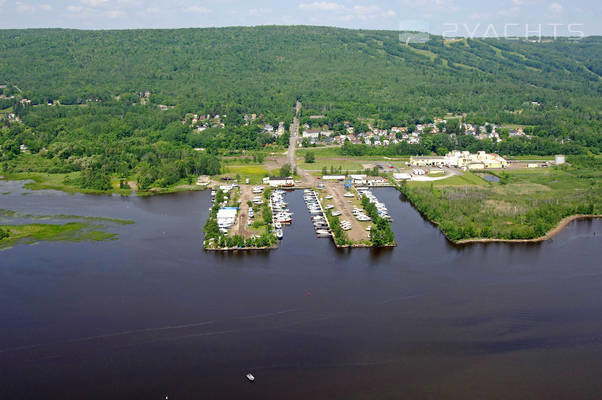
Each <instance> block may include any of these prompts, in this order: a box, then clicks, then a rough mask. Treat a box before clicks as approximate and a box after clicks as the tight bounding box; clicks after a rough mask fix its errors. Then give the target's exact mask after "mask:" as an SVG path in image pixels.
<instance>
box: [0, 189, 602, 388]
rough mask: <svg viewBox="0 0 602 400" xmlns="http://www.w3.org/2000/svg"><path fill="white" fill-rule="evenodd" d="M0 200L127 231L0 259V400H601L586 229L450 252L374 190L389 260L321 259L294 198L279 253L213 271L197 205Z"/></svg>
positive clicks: (321, 247)
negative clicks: (99, 219) (383, 214)
mask: <svg viewBox="0 0 602 400" xmlns="http://www.w3.org/2000/svg"><path fill="white" fill-rule="evenodd" d="M6 192H10V194H2V195H0V208H4V209H11V210H16V211H20V212H24V213H34V214H40V215H48V214H79V215H90V216H103V217H113V218H125V219H133V220H135V221H136V224H135V225H128V226H113V225H111V224H108V225H107V230H109V231H111V232H116V233H119V235H120V239H119V240H118V241H109V242H101V243H58V242H57V243H51V242H45V243H39V244H37V245H33V246H16V247H14V248H12V249H9V250H6V251H1V252H0V398H2V399H16V398H45V399H52V398H60V399H67V398H77V399H79V398H82V399H83V398H86V399H118V398H119V399H121V398H127V399H163V398H165V396H166V395H168V396H169V399H205V398H207V399H222V398H223V399H322V398H329V399H335V398H336V399H376V398H378V399H400V398H433V399H445V398H480V399H485V398H486V399H497V398H500V399H508V398H513V399H516V398H524V399H532V398H567V399H569V398H570V399H575V398H591V399H594V398H598V399H599V398H601V397H602V262H601V259H602V239H601V236H600V235H601V233H602V221H600V220H595V221H578V222H574V223H571V224H570V225H569V226H568V227H567V228H566V229H565V230H563V231H562V232H561V233H560V234H559V235H557V236H555V237H554V238H553V240H550V241H547V242H544V243H539V244H531V245H524V244H522V245H508V244H487V245H485V244H475V245H468V246H461V247H459V246H452V245H450V244H449V243H448V242H447V241H446V240H445V238H444V237H443V236H442V235H441V233H440V232H439V231H438V230H437V229H436V228H435V227H433V226H432V225H431V224H430V223H428V222H425V221H424V220H423V219H422V218H421V217H420V215H419V214H418V213H417V212H416V211H415V210H414V209H413V208H412V207H411V205H409V203H407V202H405V201H403V200H402V199H401V198H400V195H399V193H397V192H396V191H395V190H393V189H378V190H376V191H375V193H376V195H377V196H378V197H379V198H380V199H381V200H382V201H384V202H385V203H386V204H387V206H388V208H389V212H390V214H391V215H392V217H393V219H394V223H393V228H394V230H395V233H396V238H397V242H398V244H399V245H398V247H396V248H394V249H386V250H377V249H351V250H337V249H336V248H334V246H333V244H332V242H331V241H330V240H329V239H318V238H316V237H315V236H314V234H313V228H312V226H311V223H310V220H309V216H308V213H307V210H306V208H305V205H304V203H303V199H302V193H301V192H298V191H297V192H294V193H289V194H287V195H286V198H287V201H288V202H289V207H290V208H291V210H292V211H293V212H294V213H295V214H294V222H293V225H292V226H290V227H288V228H286V229H285V237H284V240H283V241H282V242H281V243H280V248H279V249H277V250H274V251H271V252H257V253H245V252H238V253H216V252H204V251H202V249H201V227H202V225H203V223H204V221H205V219H206V217H207V213H208V208H209V206H210V196H209V193H208V192H195V193H180V194H176V195H167V196H160V197H152V198H136V197H131V198H127V197H115V196H113V197H105V196H85V195H67V194H63V193H59V192H54V191H34V192H30V191H27V190H23V189H21V184H20V183H14V182H0V193H6ZM247 372H252V373H253V374H254V375H255V377H256V382H255V383H254V384H251V383H249V382H247V381H246V379H245V378H244V375H245V374H246V373H247Z"/></svg>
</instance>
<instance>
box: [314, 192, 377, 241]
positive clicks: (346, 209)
mask: <svg viewBox="0 0 602 400" xmlns="http://www.w3.org/2000/svg"><path fill="white" fill-rule="evenodd" d="M325 186H326V192H327V194H329V195H331V196H332V197H333V198H332V200H326V201H325V202H324V203H323V205H324V206H325V205H326V204H332V205H334V209H333V210H338V211H341V212H342V213H343V214H342V215H341V216H340V217H339V218H340V220H341V221H349V222H351V230H349V231H347V232H346V233H347V237H348V238H349V239H351V240H352V241H354V242H360V241H362V240H369V239H370V232H368V231H367V230H366V227H368V226H370V225H371V223H368V222H363V223H362V222H360V221H358V220H357V219H356V218H355V216H354V215H353V207H354V205H355V204H354V203H356V202H357V200H356V199H354V198H350V197H345V196H344V194H345V193H346V192H347V190H346V189H345V186H344V185H343V183H342V182H327V183H326V182H325ZM356 196H357V194H356ZM358 208H361V207H359V206H358ZM330 211H332V210H329V211H328V212H330Z"/></svg>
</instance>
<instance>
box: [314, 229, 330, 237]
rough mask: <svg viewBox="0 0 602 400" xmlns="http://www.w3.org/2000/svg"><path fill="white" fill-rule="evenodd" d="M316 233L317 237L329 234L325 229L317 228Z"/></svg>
mask: <svg viewBox="0 0 602 400" xmlns="http://www.w3.org/2000/svg"><path fill="white" fill-rule="evenodd" d="M316 235H318V237H328V236H330V232H328V231H327V230H325V229H319V230H317V231H316Z"/></svg>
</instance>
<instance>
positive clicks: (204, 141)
mask: <svg viewBox="0 0 602 400" xmlns="http://www.w3.org/2000/svg"><path fill="white" fill-rule="evenodd" d="M398 35H399V32H395V31H365V30H348V29H340V28H328V27H308V26H287V27H283V26H263V27H233V28H209V29H179V30H127V31H78V30H62V29H35V30H0V85H6V87H4V88H1V89H0V91H2V93H0V94H2V95H3V96H4V98H1V99H0V118H4V121H5V122H3V123H2V124H1V125H0V126H2V130H1V131H0V146H1V153H0V161H1V164H0V168H2V169H4V170H8V171H9V172H10V171H22V170H27V171H45V172H71V171H81V172H82V173H81V177H79V178H78V179H80V181H79V182H77V183H78V184H79V185H81V186H82V187H90V188H94V189H100V190H104V189H106V188H107V187H108V185H109V181H108V178H109V177H111V176H112V177H116V176H119V177H123V178H124V179H126V178H129V179H133V178H134V177H135V178H136V180H137V181H138V184H139V187H140V188H148V187H150V186H169V185H172V184H174V183H175V182H178V181H180V180H185V179H191V177H192V176H193V175H198V174H214V173H217V172H219V169H220V165H219V159H218V157H217V155H218V154H219V152H220V151H222V150H224V149H228V150H229V151H239V150H243V149H255V150H257V149H260V148H262V147H263V146H265V144H266V143H270V142H273V141H274V139H273V138H271V137H269V135H266V134H264V133H262V132H261V129H260V127H259V126H258V125H256V124H251V125H250V126H242V125H243V122H244V121H243V116H244V115H245V114H250V113H257V114H262V117H263V118H262V121H263V122H269V123H271V124H274V125H277V122H278V121H285V122H287V123H288V122H289V121H290V120H291V119H292V117H293V114H294V111H293V106H294V103H295V100H297V99H301V100H302V101H303V107H304V108H303V115H302V118H304V119H303V120H306V118H308V116H309V115H312V114H321V115H325V120H324V122H325V123H328V124H329V125H330V126H331V127H335V126H336V125H337V124H339V125H340V124H341V123H342V122H343V121H358V120H359V119H360V118H361V119H362V120H363V119H364V118H366V119H368V118H369V119H373V120H375V121H376V125H377V126H381V127H390V126H393V125H402V124H412V123H418V122H424V121H429V120H432V119H433V118H434V117H438V116H439V117H441V116H446V115H463V116H464V119H465V121H468V122H470V121H474V122H478V121H488V122H492V123H499V124H503V123H505V124H524V125H529V126H536V127H537V132H536V140H535V141H533V142H531V143H528V144H527V145H525V143H523V142H524V141H523V142H521V141H519V140H515V141H507V142H506V141H504V142H503V143H500V144H495V145H494V144H492V143H489V142H487V141H483V142H479V143H477V142H473V141H471V140H472V139H468V138H467V139H464V138H458V139H454V140H456V141H457V142H456V143H449V142H448V141H449V140H451V139H449V138H446V137H443V136H441V137H440V138H433V139H431V140H430V142H427V143H421V144H420V145H419V146H418V147H412V146H410V147H408V146H409V145H405V144H404V145H403V146H405V147H404V148H401V147H397V148H390V149H385V150H370V149H361V148H359V149H349V152H348V153H347V154H354V153H355V152H364V153H369V152H371V151H380V152H390V153H394V154H410V153H411V154H421V153H425V152H431V151H437V149H442V148H451V147H454V146H455V147H465V148H471V149H473V148H474V149H484V150H491V151H498V152H501V153H504V152H508V153H515V154H526V153H531V154H538V153H542V152H545V153H553V152H560V151H561V150H562V152H565V153H568V154H572V153H574V154H577V153H583V152H588V151H592V152H595V153H599V152H600V151H602V140H601V136H602V135H600V111H601V105H602V101H601V100H600V99H601V98H602V96H601V91H602V87H601V82H600V77H601V75H602V39H601V38H599V37H591V38H585V39H583V40H581V41H576V42H570V41H568V40H566V39H559V40H556V41H549V42H544V43H530V42H527V41H506V40H495V39H487V40H482V39H462V40H455V41H446V40H443V38H441V37H437V36H433V37H432V39H431V40H430V41H429V42H427V43H425V44H412V45H406V44H400V43H399V40H398ZM146 91H148V92H149V93H150V96H149V97H148V98H145V97H144V95H143V93H145V92H146ZM21 99H28V100H30V101H31V103H29V102H24V103H22V102H21ZM57 101H58V102H57ZM49 102H51V103H52V104H53V106H48V103H49ZM533 102H535V103H533ZM534 104H536V105H534ZM159 105H163V106H166V107H163V109H162V110H161V109H159ZM9 113H15V114H16V115H17V117H18V119H19V120H20V121H21V122H15V121H14V120H13V121H12V122H11V121H9V119H8V118H7V115H8V114H9ZM190 114H198V115H206V114H211V115H216V114H217V115H221V116H222V121H223V123H224V125H225V128H220V127H216V128H209V129H207V130H205V131H203V132H197V131H196V130H193V129H192V128H190V126H189V124H188V123H182V121H184V120H185V119H186V118H187V115H188V116H189V115H190ZM463 140H464V141H466V143H464V142H461V141H463ZM282 144H285V141H282ZM21 145H25V146H26V147H27V149H28V151H29V152H30V153H32V154H34V155H36V157H35V158H34V159H33V160H32V158H31V157H29V158H27V162H24V161H23V155H21V151H20V146H21ZM500 146H506V147H501V148H500ZM517 146H518V147H520V148H518V147H517ZM195 147H197V148H198V147H203V148H206V149H207V151H206V152H204V151H203V152H199V151H194V150H193V149H194V148H195ZM542 148H543V150H542Z"/></svg>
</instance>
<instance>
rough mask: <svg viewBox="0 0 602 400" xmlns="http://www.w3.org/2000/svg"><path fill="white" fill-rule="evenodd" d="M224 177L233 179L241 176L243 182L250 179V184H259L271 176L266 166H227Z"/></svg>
mask: <svg viewBox="0 0 602 400" xmlns="http://www.w3.org/2000/svg"><path fill="white" fill-rule="evenodd" d="M224 175H228V176H230V177H232V178H234V177H236V176H237V175H239V176H240V178H241V179H242V180H243V181H244V180H245V179H248V180H249V183H250V184H258V183H261V182H262V179H263V177H264V176H267V175H269V170H268V169H267V168H266V167H265V166H264V165H227V166H224Z"/></svg>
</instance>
